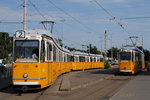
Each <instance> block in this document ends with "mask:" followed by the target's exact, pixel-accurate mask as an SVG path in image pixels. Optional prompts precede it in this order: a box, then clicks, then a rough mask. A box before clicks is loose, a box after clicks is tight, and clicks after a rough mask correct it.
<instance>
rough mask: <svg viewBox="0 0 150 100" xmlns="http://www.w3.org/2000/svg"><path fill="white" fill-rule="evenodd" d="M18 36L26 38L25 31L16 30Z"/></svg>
mask: <svg viewBox="0 0 150 100" xmlns="http://www.w3.org/2000/svg"><path fill="white" fill-rule="evenodd" d="M16 37H17V38H24V37H25V32H24V31H16Z"/></svg>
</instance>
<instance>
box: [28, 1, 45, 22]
mask: <svg viewBox="0 0 150 100" xmlns="http://www.w3.org/2000/svg"><path fill="white" fill-rule="evenodd" d="M28 1H29V3H30V4H31V6H33V7H34V8H35V10H36V11H37V12H38V13H39V14H40V15H41V16H42V17H43V18H44V19H45V20H47V18H46V17H45V16H44V15H43V14H42V13H41V11H40V10H39V9H38V8H37V7H36V5H35V4H33V3H32V2H31V0H28Z"/></svg>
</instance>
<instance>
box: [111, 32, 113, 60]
mask: <svg viewBox="0 0 150 100" xmlns="http://www.w3.org/2000/svg"><path fill="white" fill-rule="evenodd" d="M111 58H113V48H112V35H111Z"/></svg>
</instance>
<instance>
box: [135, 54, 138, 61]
mask: <svg viewBox="0 0 150 100" xmlns="http://www.w3.org/2000/svg"><path fill="white" fill-rule="evenodd" d="M135 61H136V62H138V53H135Z"/></svg>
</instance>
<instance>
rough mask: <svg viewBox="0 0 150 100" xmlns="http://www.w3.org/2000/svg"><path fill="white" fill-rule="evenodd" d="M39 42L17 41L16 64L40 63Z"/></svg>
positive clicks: (15, 49) (15, 50)
mask: <svg viewBox="0 0 150 100" xmlns="http://www.w3.org/2000/svg"><path fill="white" fill-rule="evenodd" d="M38 61H39V41H38V40H16V41H15V48H14V62H38Z"/></svg>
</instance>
